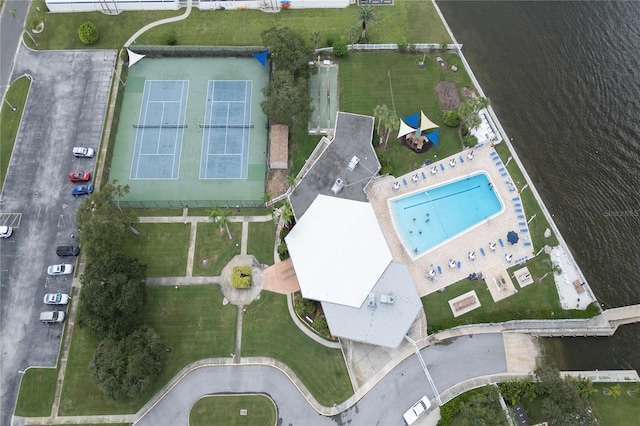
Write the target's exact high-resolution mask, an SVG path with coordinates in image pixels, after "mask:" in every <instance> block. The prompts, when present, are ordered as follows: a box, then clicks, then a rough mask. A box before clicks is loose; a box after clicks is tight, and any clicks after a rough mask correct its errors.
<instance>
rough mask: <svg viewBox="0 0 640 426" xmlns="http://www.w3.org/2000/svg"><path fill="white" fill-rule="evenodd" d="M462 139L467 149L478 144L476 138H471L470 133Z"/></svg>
mask: <svg viewBox="0 0 640 426" xmlns="http://www.w3.org/2000/svg"><path fill="white" fill-rule="evenodd" d="M462 139H463V140H464V144H465V145H466V146H468V147H469V148H473V147H474V146H476V145H477V144H478V138H476V137H475V136H473V135H472V134H471V133H469V134H467V135H465V136H464V138H462Z"/></svg>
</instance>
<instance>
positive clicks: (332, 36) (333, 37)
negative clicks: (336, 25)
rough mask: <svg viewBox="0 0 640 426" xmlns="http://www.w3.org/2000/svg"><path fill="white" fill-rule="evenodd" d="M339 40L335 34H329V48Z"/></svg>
mask: <svg viewBox="0 0 640 426" xmlns="http://www.w3.org/2000/svg"><path fill="white" fill-rule="evenodd" d="M337 39H338V38H337V37H336V35H335V34H327V46H329V47H333V45H334V44H335V43H336V40H337Z"/></svg>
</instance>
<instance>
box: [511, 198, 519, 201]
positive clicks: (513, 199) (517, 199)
mask: <svg viewBox="0 0 640 426" xmlns="http://www.w3.org/2000/svg"><path fill="white" fill-rule="evenodd" d="M511 201H520V197H513V198H512V199H511Z"/></svg>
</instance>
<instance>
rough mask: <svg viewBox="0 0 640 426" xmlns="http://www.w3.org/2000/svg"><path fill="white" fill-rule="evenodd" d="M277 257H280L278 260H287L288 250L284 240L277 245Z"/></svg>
mask: <svg viewBox="0 0 640 426" xmlns="http://www.w3.org/2000/svg"><path fill="white" fill-rule="evenodd" d="M278 256H280V260H287V259H288V258H289V248H288V247H287V243H285V242H284V240H283V241H282V242H281V243H280V244H278Z"/></svg>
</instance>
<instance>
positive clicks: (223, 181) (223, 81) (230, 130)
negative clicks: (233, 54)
mask: <svg viewBox="0 0 640 426" xmlns="http://www.w3.org/2000/svg"><path fill="white" fill-rule="evenodd" d="M268 78H269V73H268V69H267V68H264V67H262V65H261V64H260V63H259V62H258V61H257V60H255V59H252V58H179V59H175V58H145V59H143V60H141V61H140V62H138V63H137V64H135V65H134V66H132V67H131V68H130V69H129V76H128V78H127V86H126V88H125V93H124V96H123V101H122V109H121V111H120V118H119V123H118V128H117V134H116V143H115V146H114V152H113V157H112V164H111V169H110V172H109V179H110V180H113V179H117V180H118V182H119V183H120V184H122V185H129V187H130V192H129V194H126V195H125V196H124V197H122V199H121V201H120V204H121V205H122V206H125V207H135V208H137V207H176V208H179V207H183V206H185V205H187V206H189V207H212V206H215V205H220V206H225V205H228V206H236V205H240V206H257V205H260V204H261V203H262V198H263V194H264V191H265V179H266V172H267V166H266V151H267V117H266V116H265V115H264V114H263V113H262V110H261V108H260V102H261V101H262V99H263V94H262V88H263V87H265V86H266V85H267V83H268Z"/></svg>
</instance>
